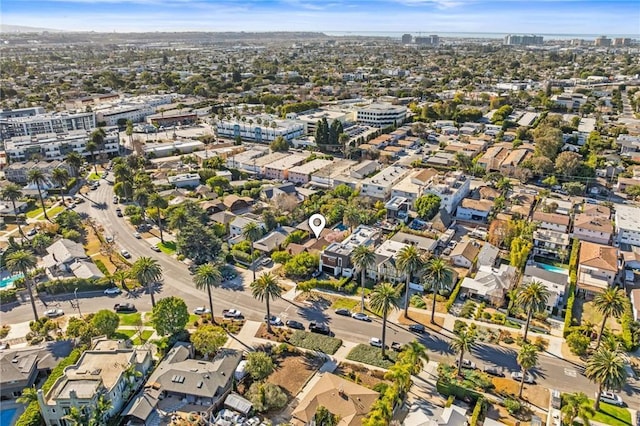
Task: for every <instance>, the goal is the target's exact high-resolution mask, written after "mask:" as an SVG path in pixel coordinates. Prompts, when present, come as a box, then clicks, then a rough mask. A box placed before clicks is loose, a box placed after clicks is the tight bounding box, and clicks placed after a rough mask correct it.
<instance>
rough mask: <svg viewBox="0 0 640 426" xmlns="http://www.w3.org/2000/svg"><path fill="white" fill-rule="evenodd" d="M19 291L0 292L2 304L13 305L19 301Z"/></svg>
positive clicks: (13, 289) (12, 289) (11, 289)
mask: <svg viewBox="0 0 640 426" xmlns="http://www.w3.org/2000/svg"><path fill="white" fill-rule="evenodd" d="M17 294H18V290H16V289H15V288H10V289H9V290H2V291H0V303H3V304H4V303H11V302H15V301H16V300H18V296H17Z"/></svg>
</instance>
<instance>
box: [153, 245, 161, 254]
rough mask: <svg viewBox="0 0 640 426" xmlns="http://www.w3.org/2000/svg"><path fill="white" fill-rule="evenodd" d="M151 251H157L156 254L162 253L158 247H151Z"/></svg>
mask: <svg viewBox="0 0 640 426" xmlns="http://www.w3.org/2000/svg"><path fill="white" fill-rule="evenodd" d="M151 250H153V251H155V252H156V253H160V252H161V251H162V250H160V247H158V246H151Z"/></svg>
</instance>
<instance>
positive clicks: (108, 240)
mask: <svg viewBox="0 0 640 426" xmlns="http://www.w3.org/2000/svg"><path fill="white" fill-rule="evenodd" d="M104 240H105V241H106V242H108V243H112V242H113V237H112V236H111V235H108V236H106V237H105V238H104Z"/></svg>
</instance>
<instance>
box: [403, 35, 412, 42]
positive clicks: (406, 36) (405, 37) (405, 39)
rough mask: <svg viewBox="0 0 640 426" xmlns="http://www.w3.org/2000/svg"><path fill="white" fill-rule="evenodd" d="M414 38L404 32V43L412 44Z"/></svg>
mask: <svg viewBox="0 0 640 426" xmlns="http://www.w3.org/2000/svg"><path fill="white" fill-rule="evenodd" d="M412 40H413V37H412V36H411V34H402V44H410V43H411V41H412Z"/></svg>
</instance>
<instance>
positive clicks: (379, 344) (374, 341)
mask: <svg viewBox="0 0 640 426" xmlns="http://www.w3.org/2000/svg"><path fill="white" fill-rule="evenodd" d="M369 344H370V345H371V346H374V347H376V348H381V347H382V340H380V339H378V338H377V337H372V338H371V339H369Z"/></svg>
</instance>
